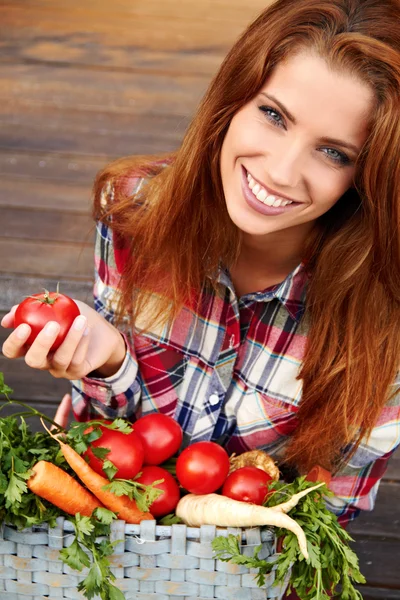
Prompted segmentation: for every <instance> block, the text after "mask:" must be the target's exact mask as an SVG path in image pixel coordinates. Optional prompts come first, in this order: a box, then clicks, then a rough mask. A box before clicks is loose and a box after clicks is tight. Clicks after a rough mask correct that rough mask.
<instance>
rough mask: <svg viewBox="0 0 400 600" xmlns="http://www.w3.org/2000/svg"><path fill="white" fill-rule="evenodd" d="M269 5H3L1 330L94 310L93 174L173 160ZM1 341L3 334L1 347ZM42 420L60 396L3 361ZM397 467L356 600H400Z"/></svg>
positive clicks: (42, 379) (357, 531) (360, 548)
mask: <svg viewBox="0 0 400 600" xmlns="http://www.w3.org/2000/svg"><path fill="white" fill-rule="evenodd" d="M266 3H267V2H266V1H265V0H251V1H250V2H242V1H241V0H201V1H194V0H130V1H128V0H114V1H113V2H111V1H107V0H84V1H79V0H68V1H67V2H61V1H60V0H1V1H0V123H1V127H0V176H1V180H0V189H1V194H0V211H1V229H0V317H1V316H2V315H3V314H4V313H5V312H6V311H7V310H8V309H9V308H10V307H11V306H12V305H13V304H14V303H18V302H19V301H21V299H22V298H23V296H24V295H28V294H31V293H35V292H38V291H40V289H41V288H42V287H47V288H51V289H54V288H55V286H56V283H57V282H58V281H60V284H61V289H62V290H63V291H65V292H66V293H67V294H69V295H72V296H73V297H75V298H79V299H81V300H83V301H86V302H88V303H91V286H92V263H93V260H92V255H93V224H92V221H91V218H90V216H89V209H90V202H91V186H92V182H93V179H94V176H95V174H96V172H97V171H98V170H99V169H101V168H102V167H103V166H104V165H105V164H107V162H109V161H110V160H112V159H114V158H117V157H120V156H124V155H129V154H145V153H157V152H165V151H169V150H173V149H176V148H177V147H178V146H179V143H180V140H181V139H182V135H183V133H184V131H185V128H186V126H187V124H188V123H189V121H190V118H191V116H192V115H193V113H194V111H195V109H196V106H197V104H198V102H199V100H200V98H201V97H202V94H203V93H204V91H205V90H206V88H207V85H208V83H209V81H210V79H211V77H212V76H213V74H214V73H215V72H216V70H217V68H218V66H219V64H220V63H221V61H222V59H223V56H224V55H225V53H226V51H227V50H228V48H229V47H230V45H231V44H232V43H233V41H234V40H235V39H236V37H237V36H238V35H239V34H240V33H241V31H242V30H243V29H244V27H245V26H246V25H247V24H248V23H249V22H250V21H251V20H252V19H253V18H254V17H255V16H256V15H257V14H258V12H259V11H260V10H261V9H262V8H264V6H265V5H266ZM5 335H6V332H5V330H4V329H2V328H1V329H0V340H1V341H3V339H4V337H5ZM0 370H1V371H3V372H4V373H5V377H6V381H7V383H8V384H9V385H10V386H11V387H12V388H13V389H14V397H15V398H16V399H20V400H25V401H28V402H29V403H31V404H32V405H34V406H36V407H38V408H39V409H41V410H44V411H45V412H48V413H49V414H52V413H53V412H54V411H55V408H56V406H57V404H58V402H59V400H60V399H61V397H62V394H63V393H65V392H66V391H68V390H69V383H68V382H66V381H61V380H56V379H53V378H52V377H51V376H50V375H48V374H47V373H41V372H36V371H33V370H32V369H29V368H28V367H26V366H25V364H24V362H23V361H22V360H19V361H7V360H6V359H4V357H0ZM399 492H400V457H399V453H398V454H397V456H395V457H394V459H393V460H392V462H391V465H390V467H389V471H388V473H387V476H386V478H385V481H384V483H383V484H382V486H381V491H380V496H379V500H378V503H377V507H376V510H375V511H374V512H373V513H372V514H370V515H368V514H366V515H363V516H362V517H361V518H360V519H359V520H358V521H357V522H356V523H355V524H354V525H353V526H352V532H353V533H354V535H355V536H356V539H357V543H356V549H357V552H358V553H359V555H360V559H361V563H362V567H363V571H364V573H365V574H366V576H367V578H368V587H367V589H366V590H365V591H364V597H365V598H366V599H372V598H385V599H392V598H397V599H400V570H399V568H398V563H399V559H398V556H399V551H400V525H399V515H400V511H399V505H398V504H397V503H396V499H397V500H398V498H400V494H399Z"/></svg>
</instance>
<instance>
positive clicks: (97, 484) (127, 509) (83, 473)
mask: <svg viewBox="0 0 400 600" xmlns="http://www.w3.org/2000/svg"><path fill="white" fill-rule="evenodd" d="M46 429H47V427H46ZM47 431H49V430H48V429H47ZM49 433H50V432H49ZM50 435H51V436H52V437H54V439H56V440H57V442H58V443H59V444H60V446H61V451H62V453H63V455H64V458H65V460H66V461H67V463H68V464H69V466H70V467H71V469H72V470H73V471H75V473H76V474H77V475H78V477H79V479H80V480H81V481H82V482H83V483H84V484H85V485H86V487H87V488H88V489H89V490H90V491H91V492H92V493H93V494H94V495H95V496H96V498H98V499H99V500H100V502H102V503H103V505H104V506H105V507H106V508H108V509H109V510H112V511H113V512H115V513H116V514H117V515H118V517H119V518H120V519H123V520H124V521H125V522H126V523H132V524H136V523H140V521H144V520H153V519H154V517H153V515H152V514H151V513H150V512H142V511H141V510H139V508H138V506H137V504H136V502H135V501H134V500H131V499H130V498H129V497H128V496H116V495H115V494H113V493H112V492H109V491H107V490H103V489H102V488H103V487H104V486H105V485H107V484H108V483H110V482H109V481H108V479H106V478H105V477H102V476H101V475H98V474H97V473H96V472H95V471H93V469H92V468H91V467H89V465H88V463H87V462H86V461H85V459H84V458H82V456H80V455H79V454H78V453H77V452H75V450H74V449H73V448H71V446H68V444H65V443H64V442H62V441H61V440H60V439H59V438H58V437H57V436H54V435H53V434H52V433H50Z"/></svg>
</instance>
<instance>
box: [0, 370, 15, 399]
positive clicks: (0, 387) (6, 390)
mask: <svg viewBox="0 0 400 600" xmlns="http://www.w3.org/2000/svg"><path fill="white" fill-rule="evenodd" d="M12 393H13V390H12V389H11V388H10V387H9V386H8V385H6V384H5V383H4V375H3V373H2V372H1V371H0V394H3V396H7V395H8V394H12Z"/></svg>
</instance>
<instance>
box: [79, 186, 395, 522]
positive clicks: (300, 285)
mask: <svg viewBox="0 0 400 600" xmlns="http://www.w3.org/2000/svg"><path fill="white" fill-rule="evenodd" d="M143 182H144V179H141V178H139V177H137V178H133V179H132V192H135V193H137V192H139V191H140V188H141V186H142V185H143ZM112 196H113V191H112V188H111V186H109V187H108V189H105V190H104V192H103V203H107V202H110V201H112ZM120 246H121V245H120V244H119V243H116V240H115V239H114V236H113V232H112V229H111V228H110V227H109V226H107V225H105V224H103V223H98V224H97V235H96V242H95V286H94V299H95V308H96V310H97V311H98V312H99V313H101V314H102V315H103V316H104V317H105V318H106V319H107V320H108V321H110V322H113V320H114V315H115V306H116V301H117V298H118V283H119V279H120V271H121V267H122V264H123V262H124V261H123V255H124V250H123V249H121V248H120ZM306 284H307V276H306V274H305V270H304V266H303V265H302V264H300V265H299V266H298V267H297V268H296V269H295V270H294V271H293V272H292V273H290V275H288V277H287V278H286V279H285V280H284V281H283V282H282V283H280V284H278V285H274V286H272V287H270V288H268V289H266V290H264V291H259V292H255V293H250V294H246V295H245V296H242V297H241V298H237V296H236V294H235V290H234V287H233V285H232V281H231V279H230V276H229V273H228V272H227V271H226V270H221V272H220V274H219V285H220V289H221V292H222V293H221V294H215V293H214V292H212V291H204V292H203V294H202V302H201V308H200V309H199V310H198V311H197V312H195V311H194V310H193V309H190V308H184V309H183V310H182V312H181V313H180V314H179V316H178V317H177V318H176V320H175V321H174V322H173V323H172V325H170V326H163V327H158V328H156V327H154V328H153V329H151V330H150V331H148V332H147V333H145V334H141V335H138V334H137V333H136V332H135V331H132V329H130V328H129V326H128V324H127V323H126V324H125V326H122V327H121V330H122V331H121V332H122V333H123V335H124V337H125V341H126V343H127V347H128V352H127V355H126V358H125V360H124V362H123V364H122V366H121V368H120V369H119V371H118V373H116V374H115V375H113V376H112V377H108V378H106V379H90V378H84V379H83V380H79V381H74V382H72V383H73V410H74V414H75V417H76V418H77V419H78V420H81V421H84V420H89V419H91V418H95V417H98V416H99V415H101V416H102V417H105V418H111V419H113V418H115V417H117V416H121V417H127V418H129V419H131V420H133V421H134V420H135V419H136V418H138V417H139V416H141V415H144V414H147V413H151V412H155V411H159V412H162V413H165V414H168V415H171V416H172V417H174V419H176V420H177V421H178V423H180V425H181V426H182V428H183V431H184V433H185V436H184V444H185V445H187V444H189V443H192V442H196V441H199V440H212V441H217V442H218V443H220V444H222V445H223V446H224V447H225V448H226V450H227V451H228V453H232V452H236V453H237V454H239V453H242V452H244V451H247V450H249V449H254V448H258V449H262V450H265V451H266V452H268V454H270V455H271V456H272V457H273V458H274V459H275V460H276V461H277V462H278V464H279V462H280V461H281V460H282V457H283V454H284V450H285V446H286V443H287V440H288V438H289V436H290V435H291V433H292V432H293V430H294V428H295V426H296V412H297V410H298V406H299V403H300V401H301V396H302V382H301V381H300V380H298V379H297V376H298V374H299V370H300V368H301V363H302V359H303V356H304V350H305V345H306V339H307V325H306V323H305V320H304V319H301V317H302V315H303V313H304V302H305V293H306ZM150 301H151V299H150ZM139 325H140V324H139ZM399 443H400V397H399V395H397V396H396V397H395V399H394V400H392V401H391V402H390V403H389V404H388V405H387V406H386V407H385V408H384V410H383V411H382V414H381V416H380V418H379V420H378V422H377V424H376V427H375V428H374V430H373V432H372V434H371V436H370V438H369V439H368V440H364V442H363V443H362V444H361V446H360V447H359V449H358V450H357V452H356V454H355V455H354V456H353V458H352V459H351V460H350V462H349V463H348V464H347V465H346V466H345V467H344V468H343V469H342V470H341V471H340V472H339V473H338V474H336V476H335V477H333V478H332V482H331V485H330V488H331V490H332V491H333V492H334V493H335V498H333V499H329V500H327V505H328V508H330V510H332V511H334V512H335V513H336V514H337V515H338V517H339V520H340V522H341V524H342V525H345V524H346V523H347V522H348V521H350V520H352V519H354V518H355V517H356V516H357V515H358V514H359V512H360V510H361V509H364V510H372V509H373V507H374V503H375V498H376V494H377V491H378V486H379V483H380V479H381V477H382V475H383V473H384V472H385V469H386V466H387V461H388V458H389V456H390V455H391V454H392V453H393V451H394V450H395V448H396V446H398V445H399Z"/></svg>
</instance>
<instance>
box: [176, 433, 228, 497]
mask: <svg viewBox="0 0 400 600" xmlns="http://www.w3.org/2000/svg"><path fill="white" fill-rule="evenodd" d="M228 472H229V457H228V454H227V452H226V451H225V450H224V449H223V448H222V447H221V446H219V445H218V444H216V443H215V442H195V443H194V444H192V445H191V446H188V447H187V448H185V450H184V451H183V452H182V454H181V455H180V456H179V457H178V460H177V461H176V476H177V478H178V481H179V483H180V484H181V486H182V487H184V488H185V490H188V491H189V492H191V493H192V494H211V493H212V492H215V491H216V490H217V489H218V488H219V487H221V485H222V484H223V483H224V481H225V479H226V477H227V475H228Z"/></svg>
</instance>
